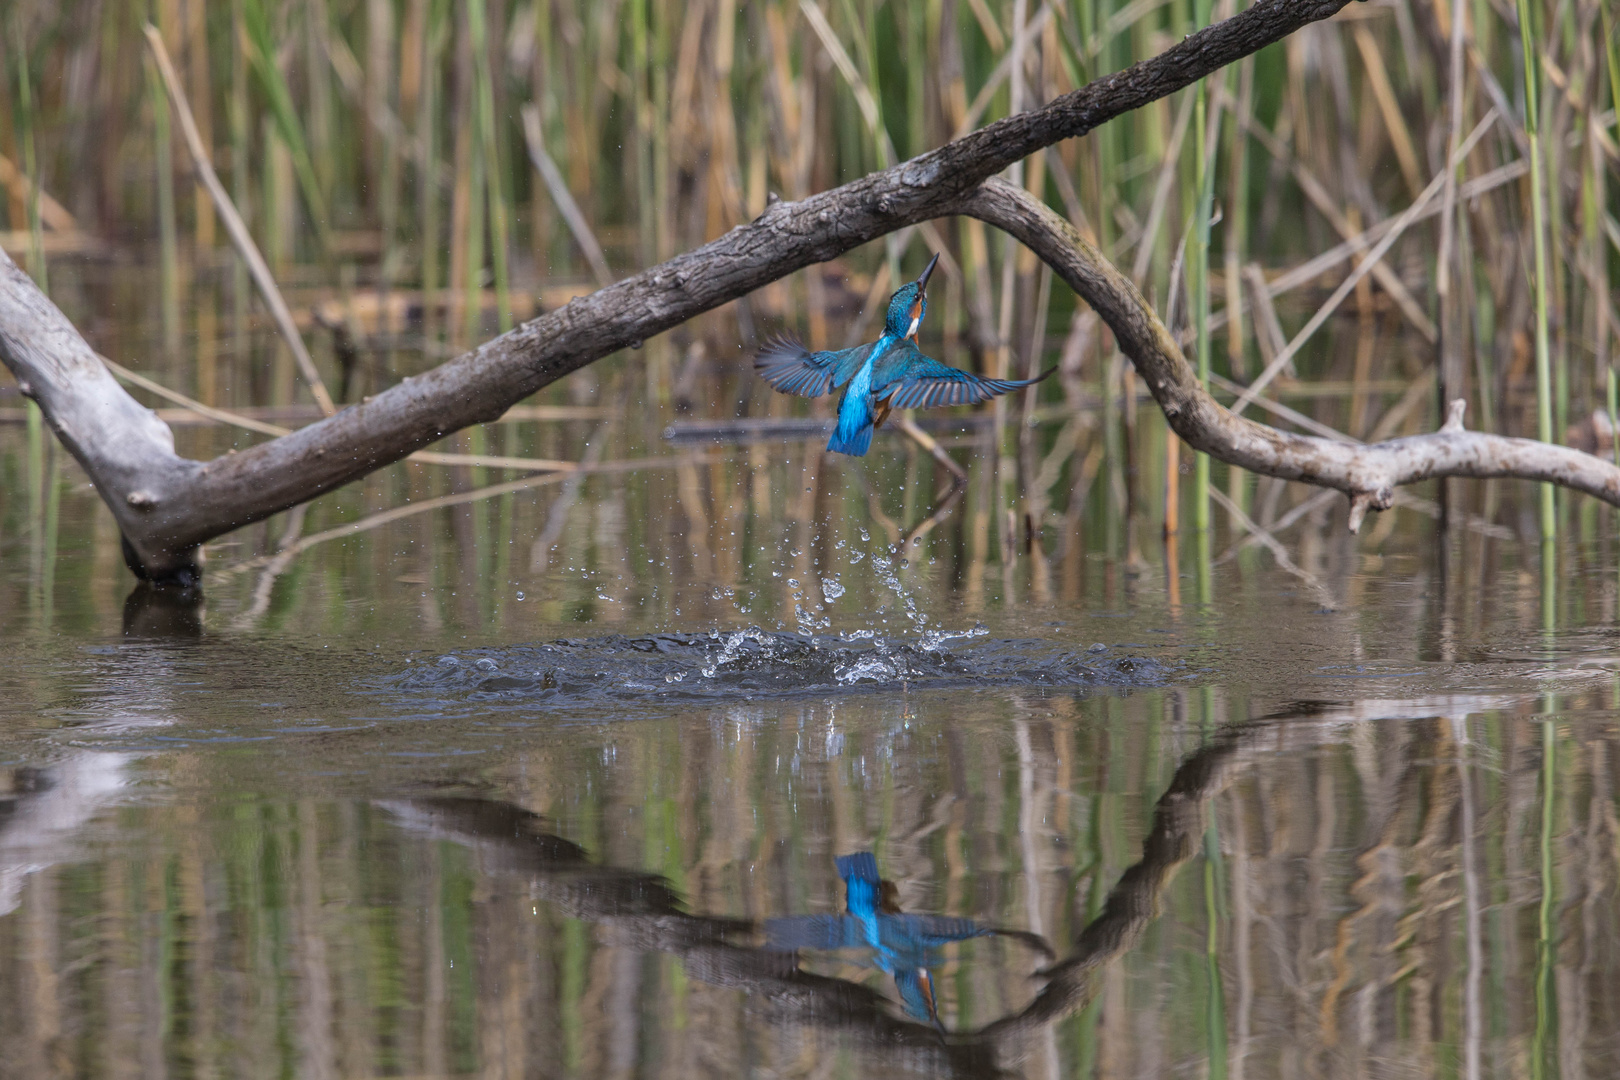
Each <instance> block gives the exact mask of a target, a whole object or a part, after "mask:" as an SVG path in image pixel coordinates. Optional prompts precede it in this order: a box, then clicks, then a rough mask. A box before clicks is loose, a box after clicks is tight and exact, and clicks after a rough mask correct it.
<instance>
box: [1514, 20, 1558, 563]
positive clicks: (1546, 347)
mask: <svg viewBox="0 0 1620 1080" xmlns="http://www.w3.org/2000/svg"><path fill="white" fill-rule="evenodd" d="M1517 3H1518V13H1519V42H1520V48H1521V49H1522V51H1523V56H1524V131H1525V136H1526V138H1527V139H1528V140H1529V143H1530V154H1529V157H1530V229H1531V246H1532V249H1533V251H1534V259H1535V275H1536V277H1535V347H1536V438H1538V439H1540V440H1541V441H1542V442H1552V439H1553V387H1552V357H1551V354H1552V350H1551V347H1550V344H1549V341H1548V320H1549V311H1548V295H1547V272H1548V271H1547V221H1546V212H1547V199H1546V195H1545V188H1546V179H1545V175H1544V169H1545V163H1544V162H1543V160H1542V152H1541V123H1540V115H1541V101H1540V92H1539V85H1540V82H1541V78H1540V74H1539V73H1540V67H1539V65H1538V64H1537V61H1536V52H1537V49H1536V34H1535V24H1534V22H1533V21H1532V19H1531V11H1530V2H1529V0H1517ZM1557 535H1558V516H1557V507H1556V504H1555V501H1554V487H1553V485H1552V484H1542V485H1541V538H1542V541H1543V543H1544V544H1545V542H1546V541H1550V540H1553V539H1555V538H1556V537H1557ZM1545 553H1546V555H1547V556H1548V557H1551V556H1552V554H1553V551H1552V548H1550V547H1546V548H1545ZM1554 571H1555V568H1554V567H1553V566H1552V565H1550V564H1548V565H1545V566H1543V567H1542V579H1543V581H1544V582H1545V584H1546V587H1547V588H1549V589H1550V588H1552V587H1553V584H1554V582H1555V573H1554Z"/></svg>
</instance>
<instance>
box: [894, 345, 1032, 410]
mask: <svg viewBox="0 0 1620 1080" xmlns="http://www.w3.org/2000/svg"><path fill="white" fill-rule="evenodd" d="M1056 370H1057V368H1055V367H1053V368H1049V369H1047V370H1046V371H1045V372H1044V373H1042V374H1041V375H1040V376H1039V377H1037V378H1034V379H989V378H986V377H985V376H983V375H975V374H973V372H971V371H963V370H961V369H960V368H953V367H948V366H946V365H945V364H942V363H940V362H939V361H938V360H935V359H933V358H932V357H929V356H924V355H923V354H922V352H921V351H919V350H918V348H917V347H916V346H915V345H913V344H911V342H910V341H904V342H901V343H900V344H898V345H896V346H895V347H894V348H892V349H890V350H889V351H888V353H886V354H885V355H884V356H883V358H882V359H880V360H879V361H878V362H877V364H876V365H875V370H874V371H873V372H872V393H873V396H874V397H876V398H877V399H878V400H879V401H884V402H886V403H887V404H888V406H889V407H890V408H891V409H921V408H927V407H928V406H932V405H975V404H977V403H978V402H981V401H989V400H990V399H991V398H993V397H997V396H999V395H1001V394H1007V393H1011V392H1012V391H1014V390H1018V389H1021V388H1022V387H1025V386H1030V385H1033V384H1034V383H1038V382H1040V381H1041V379H1044V378H1046V377H1047V376H1048V375H1050V374H1052V372H1054V371H1056Z"/></svg>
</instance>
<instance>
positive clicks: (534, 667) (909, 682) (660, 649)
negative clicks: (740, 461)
mask: <svg viewBox="0 0 1620 1080" xmlns="http://www.w3.org/2000/svg"><path fill="white" fill-rule="evenodd" d="M973 639H977V640H973ZM969 641H971V642H972V643H971V644H967V643H968V642H969ZM947 643H959V644H952V646H951V647H950V648H947V647H946V646H947ZM483 661H488V663H487V664H485V663H484V662H483ZM1171 677H1172V671H1171V669H1169V668H1167V667H1166V666H1165V665H1163V664H1161V663H1159V662H1158V661H1156V660H1152V659H1148V658H1144V657H1140V656H1134V657H1132V656H1109V657H1093V656H1088V655H1086V654H1085V653H1080V652H1075V651H1072V650H1071V649H1069V648H1067V647H1065V646H1062V645H1059V644H1057V643H1054V642H1050V641H1041V640H1031V639H1025V640H999V641H997V640H989V639H988V631H987V630H986V629H985V628H984V627H983V626H975V627H973V628H972V629H970V630H960V631H950V632H947V631H942V630H930V631H929V632H928V633H927V634H925V635H922V636H918V637H906V638H888V637H885V636H882V635H879V634H877V633H875V632H873V631H872V630H855V631H852V632H850V633H846V634H842V635H839V636H837V637H812V636H809V635H804V634H793V633H783V632H774V631H769V630H764V629H762V628H760V627H757V626H751V627H748V628H746V629H743V630H736V631H731V632H729V633H722V632H711V633H709V634H703V635H686V634H654V635H649V636H646V637H634V638H632V637H623V636H619V635H612V636H607V637H598V638H567V639H562V640H558V641H553V642H549V643H546V644H542V645H529V646H518V647H513V648H506V649H481V650H477V651H476V652H469V653H466V654H462V655H447V656H444V657H440V658H438V662H437V663H433V664H412V665H409V666H407V667H405V668H404V670H402V671H400V672H399V673H397V674H395V675H392V676H388V677H385V678H384V679H383V680H382V686H381V687H380V689H382V690H383V691H384V692H397V693H404V694H409V695H411V696H412V697H413V698H418V699H420V698H422V697H438V698H441V699H446V698H448V699H465V700H468V701H469V702H474V701H476V702H480V703H482V704H481V705H480V707H489V706H492V705H495V704H496V703H498V702H501V701H509V702H511V703H512V704H513V705H515V706H520V707H532V706H533V705H535V704H536V703H539V702H548V701H555V702H557V703H558V704H569V703H577V704H587V703H590V702H599V703H614V704H615V705H616V707H617V709H618V711H621V712H622V711H623V707H624V706H626V705H628V704H631V703H634V702H637V701H644V700H647V699H649V698H650V697H651V698H656V699H668V698H701V699H725V698H729V699H736V698H737V697H738V696H739V695H741V696H744V697H748V698H760V697H771V696H792V695H801V694H805V693H816V692H828V691H833V692H846V691H849V690H852V689H853V690H864V691H884V690H895V691H901V690H929V689H941V688H950V687H974V688H978V687H982V686H991V685H1001V686H1005V685H1020V686H1030V687H1070V688H1087V687H1143V686H1161V685H1164V684H1165V683H1166V682H1167V681H1169V679H1170V678H1171Z"/></svg>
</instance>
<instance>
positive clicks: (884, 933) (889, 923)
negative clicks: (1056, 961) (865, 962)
mask: <svg viewBox="0 0 1620 1080" xmlns="http://www.w3.org/2000/svg"><path fill="white" fill-rule="evenodd" d="M833 861H834V865H836V866H837V868H838V876H839V877H841V878H843V879H844V897H845V899H844V906H845V909H846V911H847V914H845V915H798V916H793V917H789V918H781V919H766V920H765V938H766V942H767V947H768V948H771V949H777V950H783V951H790V950H791V951H796V950H799V949H868V950H870V951H871V952H872V958H873V965H874V966H875V967H877V968H878V970H880V971H883V972H885V973H887V974H889V975H892V976H894V986H895V989H896V990H898V991H899V993H900V1003H901V1005H903V1006H904V1008H905V1011H906V1013H907V1014H908V1015H910V1016H911V1017H912V1018H913V1019H916V1020H921V1021H923V1022H924V1023H929V1024H932V1025H933V1026H934V1027H936V1028H938V1027H940V1022H939V1006H938V1002H937V1001H936V999H935V997H934V976H933V974H932V972H931V971H930V969H931V968H933V967H934V966H936V964H937V963H938V960H939V950H940V949H941V948H942V947H943V946H945V945H947V944H949V943H951V942H953V941H965V940H967V939H968V938H976V937H991V936H997V937H1008V938H1012V939H1014V940H1016V941H1020V942H1023V943H1024V944H1025V945H1028V946H1029V947H1030V948H1032V949H1035V950H1036V951H1037V952H1039V953H1041V954H1042V955H1043V956H1045V957H1046V958H1047V959H1049V960H1050V959H1051V958H1052V955H1053V953H1052V947H1051V946H1050V945H1048V944H1047V943H1046V940H1045V939H1044V938H1042V937H1041V936H1040V935H1038V934H1031V933H1028V932H1027V931H1022V930H1005V929H1001V928H999V927H994V926H984V925H981V924H980V923H976V922H974V921H973V920H972V919H959V918H953V917H951V916H949V915H919V914H908V913H905V912H902V911H901V910H900V903H899V894H900V890H899V889H898V888H897V887H896V886H895V884H894V882H892V881H886V880H884V879H883V878H882V877H881V876H880V875H879V874H878V865H877V858H876V857H875V856H874V855H873V854H872V853H871V852H870V851H857V852H856V853H854V854H853V855H840V856H838V857H837V858H836V859H834V860H833Z"/></svg>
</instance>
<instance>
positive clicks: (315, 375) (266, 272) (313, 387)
mask: <svg viewBox="0 0 1620 1080" xmlns="http://www.w3.org/2000/svg"><path fill="white" fill-rule="evenodd" d="M144 29H145V32H146V43H147V44H148V45H150V46H151V48H152V57H153V59H154V60H156V61H157V67H158V74H159V75H161V76H162V77H163V85H164V86H165V87H167V88H168V91H169V99H170V100H171V101H172V102H173V103H174V111H175V115H176V116H178V117H179V118H180V130H181V132H182V133H183V134H184V135H185V139H186V148H187V149H188V150H190V151H191V161H192V164H193V166H194V167H195V168H196V170H197V178H198V179H199V180H201V181H202V185H203V187H204V188H206V189H207V191H208V196H209V198H211V199H213V200H214V207H215V209H217V210H218V211H219V216H220V219H221V220H223V221H224V222H225V233H226V235H227V236H229V237H230V238H231V244H232V246H234V247H235V248H236V253H237V254H238V255H240V256H241V257H242V261H243V262H245V263H247V267H248V272H249V273H250V274H252V275H253V283H254V284H255V285H257V286H258V287H259V295H260V296H261V297H263V298H264V304H265V307H267V308H269V309H270V316H271V318H273V319H275V322H276V329H278V330H280V331H281V336H282V338H283V339H285V340H286V342H287V347H288V348H289V349H291V350H292V354H293V359H294V360H295V361H296V362H297V364H298V370H299V372H300V373H301V374H302V375H303V376H304V381H305V382H306V383H308V384H309V392H310V393H311V394H312V395H313V396H314V398H315V403H316V404H317V405H319V406H320V407H321V412H323V413H325V414H326V415H327V416H331V415H332V414H333V413H335V412H337V406H336V405H334V404H333V403H332V395H331V394H329V393H327V390H326V384H325V383H324V382H323V381H321V373H320V372H319V371H317V370H316V368H315V360H314V358H313V357H311V356H310V355H309V349H308V347H307V346H305V344H304V339H303V337H301V336H300V335H299V333H298V327H297V325H296V324H295V323H294V322H293V316H292V311H291V310H289V309H288V307H287V301H286V300H284V299H282V296H281V290H280V289H279V288H277V287H276V279H275V277H274V275H272V274H271V273H270V267H269V265H268V264H266V263H265V261H264V256H263V255H261V254H260V253H259V246H258V245H257V244H255V243H254V242H253V235H252V234H251V233H249V232H248V227H247V223H246V222H244V221H243V220H242V215H241V214H239V213H237V212H236V204H235V203H233V202H232V201H231V197H230V195H229V194H227V193H226V191H225V185H224V184H222V183H220V182H219V176H218V175H216V174H215V172H214V166H213V165H212V164H210V163H209V160H208V148H207V147H205V146H204V145H203V141H202V135H201V134H200V133H198V131H197V121H196V120H195V119H194V118H193V117H192V115H191V106H190V105H189V104H188V103H187V101H186V92H185V90H184V89H182V88H181V86H180V78H179V76H177V75H176V74H175V71H174V65H173V64H172V63H170V62H169V52H168V50H167V49H165V48H164V47H163V35H161V34H160V33H158V30H157V27H155V26H153V25H152V24H151V23H148V24H146V26H145V28H144Z"/></svg>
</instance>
